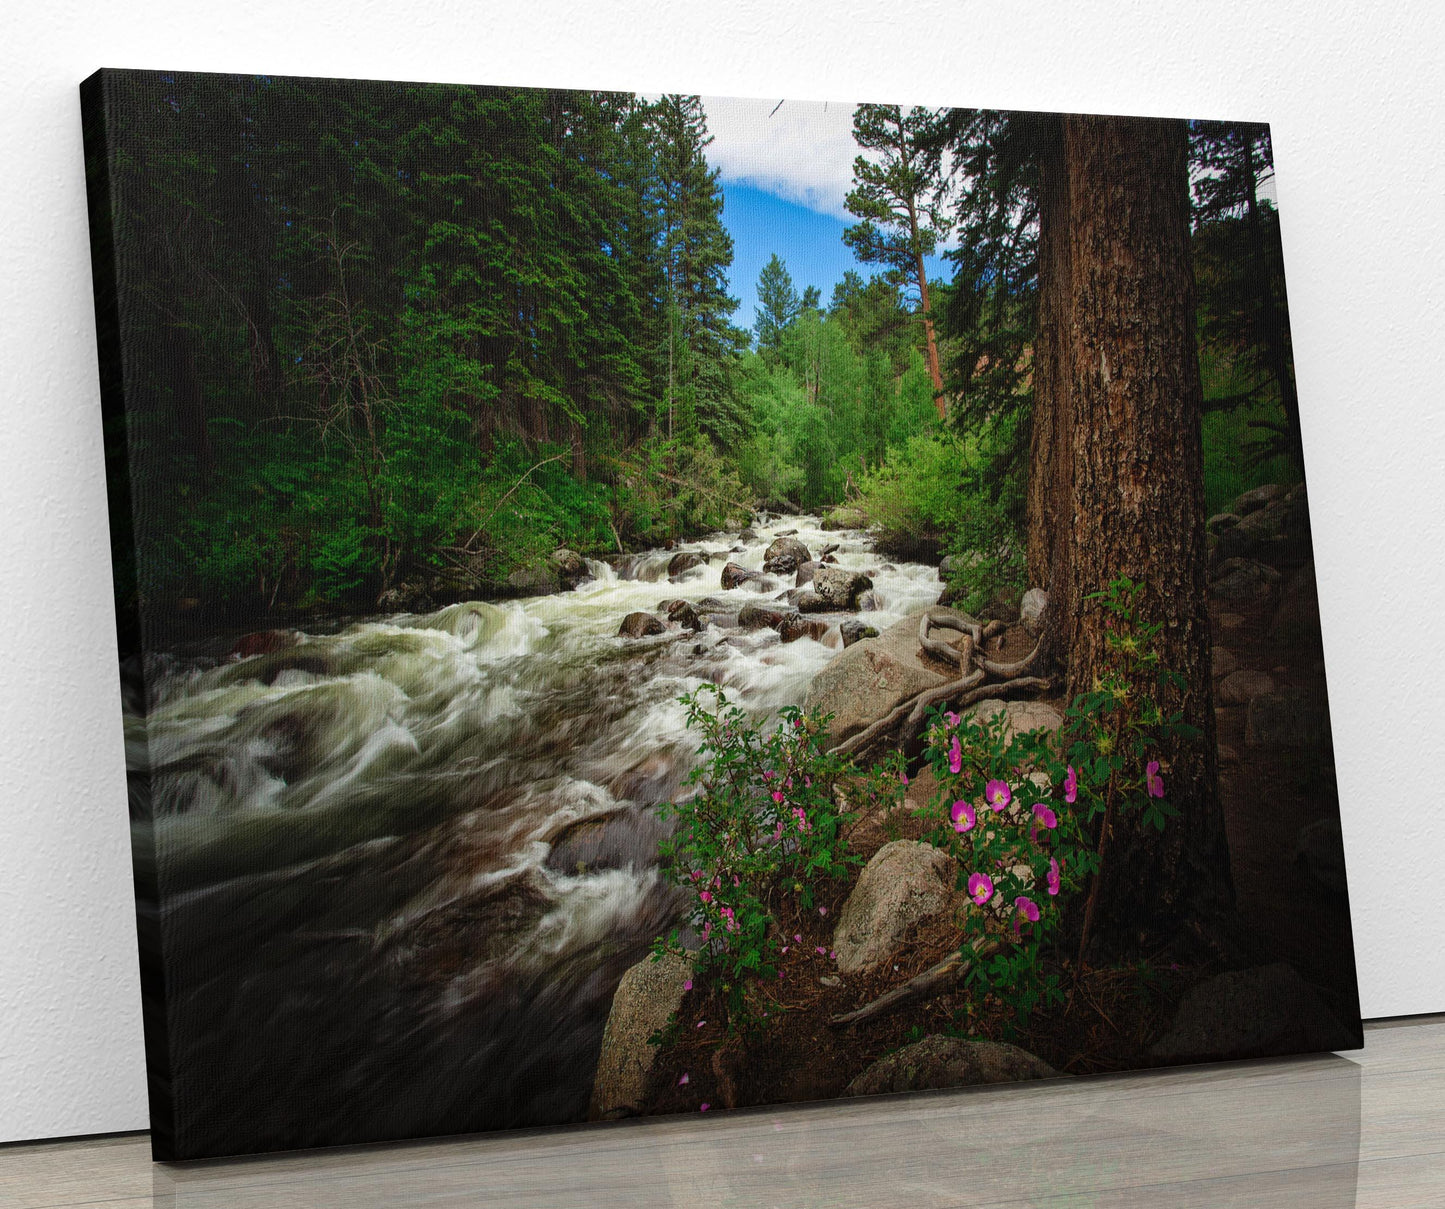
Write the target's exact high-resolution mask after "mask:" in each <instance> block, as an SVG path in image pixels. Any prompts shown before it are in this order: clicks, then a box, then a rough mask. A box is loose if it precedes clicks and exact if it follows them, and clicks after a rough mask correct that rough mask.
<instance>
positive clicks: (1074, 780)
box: [1064, 764, 1079, 806]
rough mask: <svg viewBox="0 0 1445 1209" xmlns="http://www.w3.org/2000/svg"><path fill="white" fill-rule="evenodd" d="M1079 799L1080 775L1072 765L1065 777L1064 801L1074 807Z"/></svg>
mask: <svg viewBox="0 0 1445 1209" xmlns="http://www.w3.org/2000/svg"><path fill="white" fill-rule="evenodd" d="M1078 798H1079V774H1078V771H1077V770H1076V769H1075V768H1074V766H1073V765H1072V764H1070V765H1069V771H1068V774H1067V775H1066V776H1065V777H1064V801H1066V802H1067V803H1068V804H1069V805H1070V806H1072V805H1073V804H1074V803H1075V802H1076V801H1078Z"/></svg>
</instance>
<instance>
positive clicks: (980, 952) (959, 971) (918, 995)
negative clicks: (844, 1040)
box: [828, 940, 1001, 1028]
mask: <svg viewBox="0 0 1445 1209" xmlns="http://www.w3.org/2000/svg"><path fill="white" fill-rule="evenodd" d="M1000 947H1001V946H1000V942H999V941H997V940H985V941H983V942H982V943H981V944H979V945H978V946H977V947H976V948H974V949H973V950H971V951H970V953H969V955H968V956H967V957H965V956H964V955H963V953H962V952H958V953H953V954H950V955H949V956H948V957H945V958H944V959H943V960H942V961H940V962H939V963H938V964H937V965H935V966H930V967H929V968H928V969H926V970H924V971H923V973H922V974H919V975H917V976H916V977H913V978H910V979H909V980H908V981H907V982H905V983H904V984H903V985H902V986H897V987H894V988H893V989H892V990H891V991H888V992H886V993H885V994H882V995H880V996H878V998H877V999H875V1000H873V1001H872V1002H871V1003H866V1004H864V1005H863V1006H862V1007H860V1008H858V1009H857V1010H856V1011H852V1012H844V1013H843V1014H842V1015H841V1016H834V1017H832V1018H831V1019H830V1020H829V1021H828V1023H829V1024H831V1025H833V1027H834V1028H843V1027H845V1026H847V1025H851V1024H864V1023H866V1022H867V1021H869V1020H876V1019H877V1018H878V1017H879V1016H886V1015H888V1013H889V1012H894V1011H897V1010H898V1009H899V1008H901V1007H906V1006H907V1005H908V1004H910V1003H917V1002H918V1001H919V1000H922V999H932V998H933V996H935V995H940V994H942V993H943V992H944V991H946V990H948V989H949V988H951V987H952V986H954V984H956V983H957V982H958V980H959V979H960V978H962V977H963V976H964V975H965V974H967V973H968V971H969V969H970V968H971V967H972V966H973V963H974V962H975V961H979V960H981V959H983V958H985V957H989V956H991V955H992V954H994V953H997V952H998V950H999V948H1000Z"/></svg>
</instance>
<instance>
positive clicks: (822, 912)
mask: <svg viewBox="0 0 1445 1209" xmlns="http://www.w3.org/2000/svg"><path fill="white" fill-rule="evenodd" d="M818 914H819V915H827V914H828V908H827V907H819V908H818Z"/></svg>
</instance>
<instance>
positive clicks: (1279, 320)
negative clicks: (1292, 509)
mask: <svg viewBox="0 0 1445 1209" xmlns="http://www.w3.org/2000/svg"><path fill="white" fill-rule="evenodd" d="M1244 161H1245V170H1246V172H1247V173H1248V175H1249V199H1248V210H1247V215H1248V222H1249V236H1250V250H1251V260H1252V261H1253V268H1254V288H1255V293H1256V298H1257V299H1258V305H1259V320H1260V329H1261V331H1260V336H1261V337H1262V339H1263V341H1264V349H1265V356H1266V357H1267V358H1268V360H1269V370H1270V374H1271V375H1272V376H1273V378H1274V380H1275V385H1276V387H1277V388H1278V390H1279V402H1280V406H1281V407H1282V408H1283V409H1284V416H1285V423H1286V425H1287V426H1288V428H1289V433H1288V438H1289V444H1290V452H1291V453H1292V454H1293V455H1294V458H1295V461H1296V462H1297V463H1298V464H1299V466H1300V467H1301V469H1303V467H1304V443H1303V441H1302V440H1301V439H1300V426H1299V394H1298V392H1297V391H1296V389H1295V381H1294V370H1293V367H1292V366H1291V365H1290V357H1289V352H1288V351H1287V350H1286V348H1285V325H1286V323H1287V322H1288V321H1287V320H1286V319H1285V318H1284V316H1283V315H1281V313H1280V308H1279V306H1278V304H1277V303H1276V301H1275V297H1274V277H1273V275H1272V274H1271V273H1270V269H1269V257H1268V256H1267V255H1266V252H1265V246H1264V240H1265V235H1264V221H1263V219H1261V217H1260V213H1259V197H1258V192H1259V190H1258V184H1257V181H1258V172H1259V170H1258V169H1257V168H1256V167H1255V161H1254V141H1253V139H1252V137H1251V136H1250V135H1249V134H1248V133H1246V134H1245V136H1244Z"/></svg>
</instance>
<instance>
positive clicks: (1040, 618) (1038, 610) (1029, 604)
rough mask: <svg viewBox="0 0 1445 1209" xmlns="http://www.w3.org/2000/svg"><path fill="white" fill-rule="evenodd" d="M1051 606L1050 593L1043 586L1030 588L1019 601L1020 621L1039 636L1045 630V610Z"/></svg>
mask: <svg viewBox="0 0 1445 1209" xmlns="http://www.w3.org/2000/svg"><path fill="white" fill-rule="evenodd" d="M1048 607H1049V594H1048V593H1047V592H1045V591H1044V590H1043V589H1042V588H1030V589H1029V590H1028V591H1027V592H1025V593H1024V598H1023V600H1022V601H1020V602H1019V621H1021V622H1022V623H1023V627H1024V629H1026V630H1027V631H1028V632H1029V633H1030V634H1032V635H1033V636H1034V637H1035V638H1037V637H1038V636H1039V635H1040V634H1042V633H1043V632H1044V610H1045V609H1047V608H1048Z"/></svg>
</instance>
